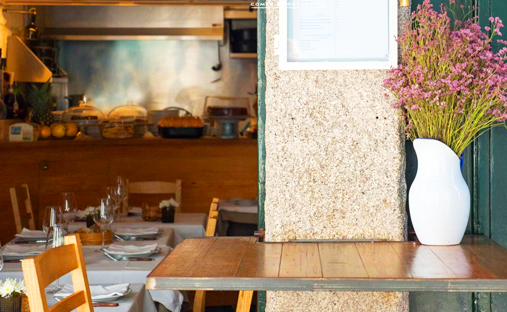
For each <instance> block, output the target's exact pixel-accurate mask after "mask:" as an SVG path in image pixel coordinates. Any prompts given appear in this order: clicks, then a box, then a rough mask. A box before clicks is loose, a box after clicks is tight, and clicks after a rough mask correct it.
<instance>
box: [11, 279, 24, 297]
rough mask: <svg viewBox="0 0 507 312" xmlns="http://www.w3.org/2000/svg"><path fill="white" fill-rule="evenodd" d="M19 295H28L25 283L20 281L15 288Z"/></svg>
mask: <svg viewBox="0 0 507 312" xmlns="http://www.w3.org/2000/svg"><path fill="white" fill-rule="evenodd" d="M14 288H15V290H16V292H17V293H20V294H24V293H26V286H25V281H24V280H20V281H19V283H16V287H14Z"/></svg>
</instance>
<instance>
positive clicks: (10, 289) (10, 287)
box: [0, 278, 16, 298]
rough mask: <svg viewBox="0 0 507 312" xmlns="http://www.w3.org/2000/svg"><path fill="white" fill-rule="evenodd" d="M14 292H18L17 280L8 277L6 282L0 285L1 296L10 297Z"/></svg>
mask: <svg viewBox="0 0 507 312" xmlns="http://www.w3.org/2000/svg"><path fill="white" fill-rule="evenodd" d="M14 292H16V280H13V279H12V278H8V279H6V280H5V282H4V283H3V284H2V285H1V286H0V296H2V297H3V298H7V297H10V296H11V295H12V294H13V293H14Z"/></svg>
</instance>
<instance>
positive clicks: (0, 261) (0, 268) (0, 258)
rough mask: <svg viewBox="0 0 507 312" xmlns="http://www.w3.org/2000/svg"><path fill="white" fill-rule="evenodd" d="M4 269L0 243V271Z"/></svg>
mask: <svg viewBox="0 0 507 312" xmlns="http://www.w3.org/2000/svg"><path fill="white" fill-rule="evenodd" d="M3 268H4V255H3V253H2V242H0V271H2V269H3Z"/></svg>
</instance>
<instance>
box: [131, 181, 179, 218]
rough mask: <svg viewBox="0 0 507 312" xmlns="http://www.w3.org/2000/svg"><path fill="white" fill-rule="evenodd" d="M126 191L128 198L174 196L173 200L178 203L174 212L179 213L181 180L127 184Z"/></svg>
mask: <svg viewBox="0 0 507 312" xmlns="http://www.w3.org/2000/svg"><path fill="white" fill-rule="evenodd" d="M128 191H129V196H130V195H131V194H138V195H162V194H174V199H175V200H176V201H177V202H178V203H180V207H179V208H176V212H180V208H181V180H176V181H175V182H161V181H148V182H129V186H128Z"/></svg>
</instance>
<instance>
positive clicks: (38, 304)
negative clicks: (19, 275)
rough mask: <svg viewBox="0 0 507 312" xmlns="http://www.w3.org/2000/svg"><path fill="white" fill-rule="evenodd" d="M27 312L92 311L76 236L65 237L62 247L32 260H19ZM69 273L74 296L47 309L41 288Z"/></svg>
mask: <svg viewBox="0 0 507 312" xmlns="http://www.w3.org/2000/svg"><path fill="white" fill-rule="evenodd" d="M21 266H22V267H23V277H24V279H25V286H26V293H27V296H28V302H29V304H30V311H37V312H70V311H73V310H74V309H77V311H78V312H93V303H92V297H91V294H90V286H89V285H88V276H87V274H86V267H85V263H84V258H83V251H82V249H81V240H80V239H79V235H78V234H72V235H67V236H66V237H65V245H64V246H60V247H56V248H52V249H50V250H48V251H45V252H43V253H41V254H40V255H38V256H37V257H35V258H27V259H24V260H21ZM69 272H70V273H71V276H72V285H73V286H74V293H73V294H72V295H70V296H69V297H67V298H65V299H63V300H62V301H60V302H58V303H57V304H55V305H54V306H52V307H51V308H49V307H48V304H47V299H46V292H45V288H46V287H47V286H48V285H50V284H51V283H52V282H54V281H55V280H57V279H58V278H60V277H61V276H63V275H65V274H67V273H69Z"/></svg>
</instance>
